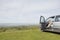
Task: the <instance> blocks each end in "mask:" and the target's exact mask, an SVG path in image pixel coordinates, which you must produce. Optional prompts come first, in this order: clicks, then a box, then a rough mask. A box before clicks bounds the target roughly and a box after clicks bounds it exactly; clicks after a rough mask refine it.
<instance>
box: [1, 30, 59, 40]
mask: <svg viewBox="0 0 60 40" xmlns="http://www.w3.org/2000/svg"><path fill="white" fill-rule="evenodd" d="M0 40H60V35H58V34H54V33H48V32H41V31H40V30H39V29H33V30H32V29H29V30H16V31H6V32H0Z"/></svg>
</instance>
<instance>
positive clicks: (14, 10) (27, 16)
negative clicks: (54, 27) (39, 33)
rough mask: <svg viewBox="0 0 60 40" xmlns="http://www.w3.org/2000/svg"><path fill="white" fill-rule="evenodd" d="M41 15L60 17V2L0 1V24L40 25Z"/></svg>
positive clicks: (43, 0) (41, 0)
mask: <svg viewBox="0 0 60 40" xmlns="http://www.w3.org/2000/svg"><path fill="white" fill-rule="evenodd" d="M41 15H42V16H44V17H45V18H47V17H49V16H53V15H60V0H0V23H27V24H28V23H30V24H39V19H40V16H41Z"/></svg>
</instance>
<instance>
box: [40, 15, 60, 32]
mask: <svg viewBox="0 0 60 40" xmlns="http://www.w3.org/2000/svg"><path fill="white" fill-rule="evenodd" d="M40 24H41V30H42V31H53V32H60V15H56V16H51V17H49V18H47V19H46V20H45V18H44V17H43V16H41V17H40Z"/></svg>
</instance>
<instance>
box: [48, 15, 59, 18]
mask: <svg viewBox="0 0 60 40" xmlns="http://www.w3.org/2000/svg"><path fill="white" fill-rule="evenodd" d="M54 17H55V16H51V17H49V18H54ZM56 17H60V15H56Z"/></svg>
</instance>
